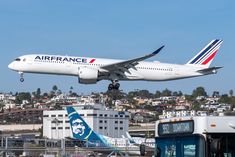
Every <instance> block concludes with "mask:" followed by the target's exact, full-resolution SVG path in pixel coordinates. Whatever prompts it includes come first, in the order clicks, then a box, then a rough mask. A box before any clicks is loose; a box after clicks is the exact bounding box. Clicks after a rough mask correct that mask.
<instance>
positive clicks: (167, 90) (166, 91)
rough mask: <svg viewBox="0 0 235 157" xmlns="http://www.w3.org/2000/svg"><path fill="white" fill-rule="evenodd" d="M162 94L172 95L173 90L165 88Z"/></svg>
mask: <svg viewBox="0 0 235 157" xmlns="http://www.w3.org/2000/svg"><path fill="white" fill-rule="evenodd" d="M161 95H162V96H171V95H172V92H171V91H170V90H169V89H167V88H166V89H165V90H163V91H162V94H161Z"/></svg>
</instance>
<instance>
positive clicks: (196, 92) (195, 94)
mask: <svg viewBox="0 0 235 157" xmlns="http://www.w3.org/2000/svg"><path fill="white" fill-rule="evenodd" d="M192 96H193V97H194V98H196V97H198V96H207V93H206V91H205V89H204V88H203V87H197V88H196V89H194V90H193V94H192Z"/></svg>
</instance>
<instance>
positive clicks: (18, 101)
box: [16, 92, 31, 104]
mask: <svg viewBox="0 0 235 157" xmlns="http://www.w3.org/2000/svg"><path fill="white" fill-rule="evenodd" d="M23 100H27V101H28V102H31V94H30V93H29V92H21V93H18V95H17V96H16V104H22V101H23Z"/></svg>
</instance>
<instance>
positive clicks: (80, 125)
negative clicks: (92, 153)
mask: <svg viewBox="0 0 235 157" xmlns="http://www.w3.org/2000/svg"><path fill="white" fill-rule="evenodd" d="M66 110H67V113H68V118H69V122H70V126H71V131H72V134H73V138H74V139H76V140H79V141H82V142H84V141H85V142H86V144H84V145H85V146H86V147H87V148H90V149H92V148H93V149H95V150H97V151H99V152H107V150H108V151H111V153H112V152H118V153H120V154H121V155H122V153H123V152H126V153H128V154H132V155H133V154H135V155H141V153H142V155H145V152H141V151H142V150H140V149H141V148H140V144H136V143H135V142H133V141H130V140H129V138H125V137H123V138H112V137H108V136H104V135H101V134H98V133H96V132H95V131H93V130H92V129H91V128H90V127H89V125H88V124H87V123H86V122H85V121H84V119H83V118H82V117H81V116H80V115H79V114H78V113H77V111H76V110H75V109H74V108H73V107H72V106H68V107H66ZM152 150H153V148H152Z"/></svg>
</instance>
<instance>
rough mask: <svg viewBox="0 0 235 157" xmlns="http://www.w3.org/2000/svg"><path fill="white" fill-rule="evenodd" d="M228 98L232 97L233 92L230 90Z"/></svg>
mask: <svg viewBox="0 0 235 157" xmlns="http://www.w3.org/2000/svg"><path fill="white" fill-rule="evenodd" d="M229 96H230V97H232V96H233V90H232V89H230V90H229Z"/></svg>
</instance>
